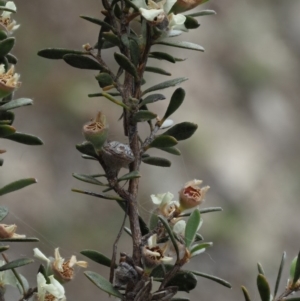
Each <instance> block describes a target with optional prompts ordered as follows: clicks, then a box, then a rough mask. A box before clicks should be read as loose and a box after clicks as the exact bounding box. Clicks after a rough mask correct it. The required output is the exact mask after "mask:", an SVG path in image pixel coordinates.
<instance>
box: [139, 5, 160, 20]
mask: <svg viewBox="0 0 300 301" xmlns="http://www.w3.org/2000/svg"><path fill="white" fill-rule="evenodd" d="M140 13H141V14H142V16H143V17H144V18H145V19H146V20H148V21H154V19H155V18H157V17H158V16H159V15H160V14H163V13H164V10H163V9H144V8H140Z"/></svg>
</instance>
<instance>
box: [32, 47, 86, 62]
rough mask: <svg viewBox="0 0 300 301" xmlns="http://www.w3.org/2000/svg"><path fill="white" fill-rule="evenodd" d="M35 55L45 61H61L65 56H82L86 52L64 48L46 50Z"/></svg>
mask: <svg viewBox="0 0 300 301" xmlns="http://www.w3.org/2000/svg"><path fill="white" fill-rule="evenodd" d="M37 54H38V55H39V56H40V57H43V58H45V59H50V60H62V59H63V57H64V56H65V55H66V54H77V55H82V54H86V52H83V51H78V50H72V49H64V48H47V49H42V50H40V51H39V52H38V53H37Z"/></svg>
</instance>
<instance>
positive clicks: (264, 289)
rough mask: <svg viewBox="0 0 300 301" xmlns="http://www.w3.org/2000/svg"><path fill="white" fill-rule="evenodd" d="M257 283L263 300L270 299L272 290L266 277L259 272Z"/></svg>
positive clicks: (267, 300) (268, 300)
mask: <svg viewBox="0 0 300 301" xmlns="http://www.w3.org/2000/svg"><path fill="white" fill-rule="evenodd" d="M256 283H257V288H258V291H259V295H260V299H261V301H270V296H271V291H270V286H269V283H268V281H267V279H266V277H265V276H264V275H262V274H258V276H257V280H256Z"/></svg>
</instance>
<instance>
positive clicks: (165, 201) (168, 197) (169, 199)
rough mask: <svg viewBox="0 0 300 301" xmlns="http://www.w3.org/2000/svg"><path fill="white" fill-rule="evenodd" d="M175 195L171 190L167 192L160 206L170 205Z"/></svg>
mask: <svg viewBox="0 0 300 301" xmlns="http://www.w3.org/2000/svg"><path fill="white" fill-rule="evenodd" d="M173 197H174V195H173V194H172V193H171V192H167V193H165V194H164V197H163V199H162V201H161V205H160V206H161V207H164V206H165V205H169V204H170V203H171V202H172V200H173Z"/></svg>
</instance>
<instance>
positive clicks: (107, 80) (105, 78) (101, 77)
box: [96, 72, 114, 88]
mask: <svg viewBox="0 0 300 301" xmlns="http://www.w3.org/2000/svg"><path fill="white" fill-rule="evenodd" d="M96 80H97V81H98V83H99V86H100V87H101V88H104V87H107V86H110V85H112V84H113V82H114V81H113V79H112V77H111V76H110V75H109V74H108V73H106V72H101V73H99V74H98V75H96Z"/></svg>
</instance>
